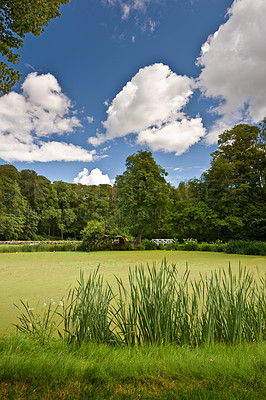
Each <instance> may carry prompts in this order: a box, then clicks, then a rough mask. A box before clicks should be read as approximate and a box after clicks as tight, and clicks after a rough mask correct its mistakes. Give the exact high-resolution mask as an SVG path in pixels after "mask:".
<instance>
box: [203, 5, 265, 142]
mask: <svg viewBox="0 0 266 400" xmlns="http://www.w3.org/2000/svg"><path fill="white" fill-rule="evenodd" d="M228 15H229V19H228V21H227V22H226V23H225V24H223V25H221V26H220V27H219V29H218V30H217V32H215V33H214V34H213V35H211V36H209V38H208V40H207V42H206V43H204V44H203V46H202V51H201V56H200V57H199V59H198V65H200V66H202V71H201V74H200V76H199V78H198V84H199V86H200V88H201V90H202V92H203V93H204V94H205V95H206V96H207V97H213V98H217V99H220V100H221V103H220V105H219V107H218V108H217V110H216V111H217V113H218V114H219V115H220V116H221V118H220V119H219V120H218V121H217V122H216V123H215V126H214V127H213V129H212V130H211V132H210V133H209V134H208V136H207V141H208V142H209V143H214V142H215V141H216V140H217V135H218V133H221V130H220V129H222V128H226V127H227V126H228V125H229V124H230V123H232V122H233V124H235V123H237V122H239V121H241V122H242V121H243V120H247V121H250V122H254V123H257V122H259V121H260V120H262V119H263V118H264V117H265V115H266V67H265V66H266V46H265V37H266V24H265V15H266V1H265V0H256V1H254V0H235V1H234V3H233V4H232V7H231V8H230V10H229V11H228ZM219 130H220V131H219Z"/></svg>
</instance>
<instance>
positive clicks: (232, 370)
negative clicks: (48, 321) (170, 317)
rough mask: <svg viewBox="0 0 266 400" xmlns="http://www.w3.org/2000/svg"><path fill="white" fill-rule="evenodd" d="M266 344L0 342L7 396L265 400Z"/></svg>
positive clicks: (1, 386) (2, 390) (0, 374)
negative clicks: (196, 345) (193, 345)
mask: <svg viewBox="0 0 266 400" xmlns="http://www.w3.org/2000/svg"><path fill="white" fill-rule="evenodd" d="M265 367H266V345H265V344H251V345H247V344H243V345H239V346H222V345H219V346H212V347H205V348H197V349H190V348H186V347H182V348H177V347H176V346H174V345H171V346H164V347H162V346H149V347H148V346H143V347H134V348H128V347H124V348H123V347H122V348H121V347H110V346H107V345H99V344H94V343H90V344H86V345H83V346H81V347H80V348H79V349H77V348H75V347H71V346H67V345H66V344H64V343H63V342H52V343H50V344H46V345H41V344H40V343H39V342H38V341H36V340H33V339H32V338H28V337H24V336H22V335H13V336H5V337H2V338H0V382H1V383H0V398H1V399H2V398H9V399H40V398H41V399H57V398H63V399H112V398H113V399H136V398H141V399H223V400H224V399H227V400H229V399H235V400H236V399H246V400H248V399H249V400H250V399H254V400H255V399H263V398H265V395H266V391H265Z"/></svg>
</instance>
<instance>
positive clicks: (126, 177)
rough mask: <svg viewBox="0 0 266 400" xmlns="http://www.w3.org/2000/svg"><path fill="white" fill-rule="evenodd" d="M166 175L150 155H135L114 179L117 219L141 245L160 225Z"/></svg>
mask: <svg viewBox="0 0 266 400" xmlns="http://www.w3.org/2000/svg"><path fill="white" fill-rule="evenodd" d="M166 175H167V172H166V171H165V170H164V169H163V168H162V167H160V166H159V165H158V164H157V163H156V162H155V160H154V159H153V157H152V153H151V152H149V151H143V150H141V151H138V152H137V153H136V154H133V155H131V156H129V157H128V158H127V159H126V171H125V172H124V173H123V174H122V175H118V176H117V177H116V181H115V186H116V187H117V189H118V211H119V215H120V218H121V220H122V222H123V223H124V225H125V226H126V227H127V228H130V229H131V231H132V233H133V234H136V235H137V242H138V243H140V242H141V236H142V234H143V233H146V234H149V233H151V232H155V230H156V229H157V228H158V227H159V226H160V225H161V224H163V222H164V221H165V219H166V214H167V211H168V205H169V200H168V199H169V193H170V185H169V184H168V183H167V182H166V180H165V178H164V177H165V176H166Z"/></svg>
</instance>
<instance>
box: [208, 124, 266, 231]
mask: <svg viewBox="0 0 266 400" xmlns="http://www.w3.org/2000/svg"><path fill="white" fill-rule="evenodd" d="M218 144H219V147H218V149H217V150H216V151H215V152H214V153H212V157H213V159H212V162H211V168H210V169H209V170H208V171H207V172H206V173H204V174H203V181H204V184H205V193H206V194H207V198H206V202H207V204H208V205H209V206H210V207H211V208H213V209H214V210H215V211H217V212H219V214H220V217H221V218H226V220H227V222H228V224H229V225H230V221H231V223H232V224H231V225H232V226H231V227H230V226H229V225H228V229H229V231H231V232H232V233H233V232H235V234H237V235H238V236H239V237H244V236H246V237H248V238H249V239H251V238H252V239H263V235H265V230H264V234H263V230H261V227H262V226H263V224H264V225H265V222H266V221H265V215H266V208H265V195H266V192H265V190H266V187H265V178H266V141H265V121H264V122H263V124H262V126H261V128H260V127H258V126H250V125H246V124H241V125H237V126H235V127H234V128H232V129H231V130H227V131H225V132H224V133H222V134H221V135H220V136H219V140H218ZM254 209H256V210H257V211H256V213H254ZM255 221H256V222H255ZM251 226H252V229H251ZM255 232H256V233H255ZM259 232H260V233H259ZM235 234H234V235H235ZM241 235H242V236H241ZM264 239H265V236H264Z"/></svg>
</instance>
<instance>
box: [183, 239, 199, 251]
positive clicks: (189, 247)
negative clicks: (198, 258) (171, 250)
mask: <svg viewBox="0 0 266 400" xmlns="http://www.w3.org/2000/svg"><path fill="white" fill-rule="evenodd" d="M184 243H185V245H184V250H185V251H196V250H199V244H198V241H197V239H184Z"/></svg>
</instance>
